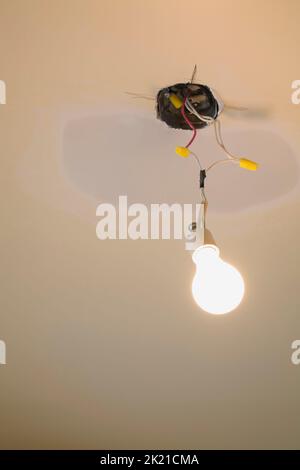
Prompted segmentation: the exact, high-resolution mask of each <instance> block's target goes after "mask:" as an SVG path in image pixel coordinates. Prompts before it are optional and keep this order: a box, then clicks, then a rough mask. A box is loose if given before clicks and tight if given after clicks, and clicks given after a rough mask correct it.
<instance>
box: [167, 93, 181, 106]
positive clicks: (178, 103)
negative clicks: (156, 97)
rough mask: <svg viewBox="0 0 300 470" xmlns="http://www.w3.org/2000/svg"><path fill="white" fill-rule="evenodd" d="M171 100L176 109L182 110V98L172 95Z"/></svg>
mask: <svg viewBox="0 0 300 470" xmlns="http://www.w3.org/2000/svg"><path fill="white" fill-rule="evenodd" d="M169 100H170V101H171V103H172V105H173V106H174V107H175V108H176V109H180V108H181V106H182V105H183V102H182V101H181V99H180V98H178V96H177V95H174V94H172V95H170V96H169Z"/></svg>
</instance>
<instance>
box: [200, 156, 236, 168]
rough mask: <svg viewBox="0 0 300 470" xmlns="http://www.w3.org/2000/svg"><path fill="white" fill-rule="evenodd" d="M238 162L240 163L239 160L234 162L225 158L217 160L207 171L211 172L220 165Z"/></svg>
mask: <svg viewBox="0 0 300 470" xmlns="http://www.w3.org/2000/svg"><path fill="white" fill-rule="evenodd" d="M238 162H239V161H238V160H235V161H234V160H233V159H230V158H224V160H216V161H215V162H213V163H212V164H211V165H209V166H208V167H207V168H206V169H205V170H206V171H209V170H211V169H212V168H214V167H215V166H216V165H219V163H238Z"/></svg>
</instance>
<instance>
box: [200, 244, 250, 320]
mask: <svg viewBox="0 0 300 470" xmlns="http://www.w3.org/2000/svg"><path fill="white" fill-rule="evenodd" d="M193 261H194V263H195V264H196V274H195V277H194V279H193V284H192V292H193V297H194V299H195V301H196V303H197V304H198V305H199V307H201V308H202V310H205V311H206V312H208V313H214V314H223V313H228V312H231V311H232V310H234V309H235V308H236V307H237V306H238V305H239V304H240V302H241V300H242V298H243V296H244V291H245V285H244V281H243V278H242V276H241V274H240V273H239V271H238V270H237V269H236V268H234V267H233V266H231V265H230V264H228V263H225V262H224V261H223V260H222V259H221V258H220V251H219V248H217V247H216V246H215V245H202V246H200V247H198V248H197V249H196V250H195V251H194V253H193Z"/></svg>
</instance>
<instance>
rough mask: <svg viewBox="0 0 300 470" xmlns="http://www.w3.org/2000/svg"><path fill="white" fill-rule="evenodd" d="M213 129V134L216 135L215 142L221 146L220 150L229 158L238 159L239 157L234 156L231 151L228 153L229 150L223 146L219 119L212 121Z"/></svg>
mask: <svg viewBox="0 0 300 470" xmlns="http://www.w3.org/2000/svg"><path fill="white" fill-rule="evenodd" d="M214 129H215V136H216V140H217V143H218V145H219V146H220V147H221V148H222V150H223V151H224V152H225V154H226V155H227V157H228V158H229V160H237V161H239V158H238V157H236V156H235V155H233V154H232V153H230V152H229V150H227V148H226V147H225V144H224V141H223V137H222V130H221V123H220V121H219V120H215V121H214Z"/></svg>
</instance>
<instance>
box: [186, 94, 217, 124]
mask: <svg viewBox="0 0 300 470" xmlns="http://www.w3.org/2000/svg"><path fill="white" fill-rule="evenodd" d="M185 106H186V108H187V109H188V111H189V112H190V113H192V114H194V116H196V117H197V118H198V119H199V120H200V121H203V122H205V123H206V124H212V123H213V121H214V118H212V117H211V116H204V115H203V114H199V113H198V111H197V110H196V109H195V107H194V106H193V105H192V103H191V102H190V100H189V99H188V98H187V100H186V104H185Z"/></svg>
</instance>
